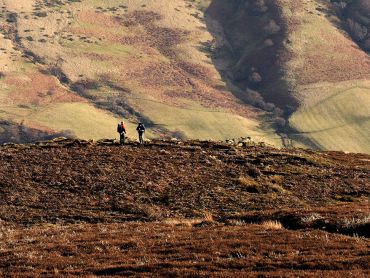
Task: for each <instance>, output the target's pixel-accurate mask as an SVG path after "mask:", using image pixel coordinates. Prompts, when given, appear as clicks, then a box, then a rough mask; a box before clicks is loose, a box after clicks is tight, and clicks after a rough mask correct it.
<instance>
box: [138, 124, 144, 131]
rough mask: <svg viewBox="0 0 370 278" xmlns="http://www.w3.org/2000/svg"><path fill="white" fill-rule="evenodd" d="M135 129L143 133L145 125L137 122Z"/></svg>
mask: <svg viewBox="0 0 370 278" xmlns="http://www.w3.org/2000/svg"><path fill="white" fill-rule="evenodd" d="M136 130H137V131H138V132H139V133H144V132H145V126H144V124H139V125H138V126H137V128H136Z"/></svg>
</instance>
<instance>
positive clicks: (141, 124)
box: [136, 123, 145, 144]
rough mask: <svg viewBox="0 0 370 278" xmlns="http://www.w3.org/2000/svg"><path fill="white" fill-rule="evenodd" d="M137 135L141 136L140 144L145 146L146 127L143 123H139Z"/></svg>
mask: <svg viewBox="0 0 370 278" xmlns="http://www.w3.org/2000/svg"><path fill="white" fill-rule="evenodd" d="M136 130H137V133H138V134H139V142H140V144H144V133H145V126H144V124H143V123H139V124H138V126H137V128H136Z"/></svg>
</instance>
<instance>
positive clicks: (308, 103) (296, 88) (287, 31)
mask: <svg viewBox="0 0 370 278" xmlns="http://www.w3.org/2000/svg"><path fill="white" fill-rule="evenodd" d="M331 2H334V1H312V0H311V1H279V0H276V1H254V0H244V1H228V2H225V1H221V0H215V1H213V3H212V4H211V6H210V7H209V9H208V12H207V15H208V17H207V22H208V26H209V29H210V30H211V31H212V33H213V34H214V35H215V37H216V42H215V46H214V48H215V49H216V50H217V51H215V55H214V62H215V64H216V65H217V66H218V68H219V70H220V72H221V73H222V75H223V76H224V77H225V78H226V79H227V80H228V82H229V83H230V84H231V85H232V86H236V89H235V87H234V91H235V94H236V95H237V96H238V97H239V98H241V99H244V100H245V101H247V102H249V103H252V104H254V105H257V106H259V107H261V108H263V109H265V110H272V109H273V106H271V105H269V103H268V102H272V103H274V104H275V105H276V106H278V107H279V108H281V109H283V110H284V117H285V119H286V120H287V125H285V127H284V126H283V125H282V124H281V125H280V131H281V132H283V133H287V134H288V136H289V137H290V138H291V139H293V140H294V141H295V142H294V143H295V145H304V146H311V147H314V148H320V149H339V150H345V151H353V152H370V149H369V148H370V141H369V140H370V139H369V138H370V136H369V135H370V120H369V119H370V110H369V109H368V107H369V102H370V87H369V79H370V67H369V66H370V58H369V56H368V54H367V53H365V52H364V51H363V50H362V49H361V48H360V47H359V46H358V45H356V44H355V42H354V41H353V40H352V39H351V37H350V36H349V35H348V34H347V31H348V32H349V33H350V34H352V36H354V31H353V28H352V29H351V28H350V27H351V26H352V25H353V24H352V25H351V24H349V23H350V22H351V21H350V20H349V18H352V17H353V15H351V14H353V13H356V11H357V10H361V13H365V14H366V9H365V8H364V7H363V6H364V5H365V6H366V1H352V4H350V5H348V6H347V5H346V4H345V3H344V2H340V1H338V2H340V3H331ZM343 9H345V10H343ZM345 13H347V14H348V15H347V17H345V16H344V15H345ZM357 14H358V12H357ZM361 18H362V19H363V21H365V17H364V16H363V17H361ZM348 22H349V23H348ZM356 26H357V25H356ZM359 28H360V27H359ZM361 28H362V30H363V33H367V31H365V30H364V29H363V28H364V27H361ZM365 29H366V28H365ZM363 39H365V38H363ZM360 44H361V46H362V45H363V43H362V42H361V43H360ZM260 95H262V96H263V98H264V99H261V97H260ZM278 112H280V111H278ZM275 114H277V116H279V113H275ZM280 115H281V114H280ZM282 123H284V122H282Z"/></svg>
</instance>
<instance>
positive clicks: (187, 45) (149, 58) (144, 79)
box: [4, 0, 280, 145]
mask: <svg viewBox="0 0 370 278" xmlns="http://www.w3.org/2000/svg"><path fill="white" fill-rule="evenodd" d="M208 2H209V1H196V2H190V1H185V0H175V1H162V0H156V1H154V0H150V1H142V0H135V1H125V0H123V1H122V0H121V1H118V0H107V1H103V0H99V1H98V0H81V1H58V2H53V1H46V0H43V1H33V0H29V1H25V0H24V1H22V0H21V1H17V3H14V1H7V0H4V3H5V5H6V7H7V9H8V10H9V11H12V12H14V13H17V14H18V17H17V22H16V28H17V34H18V37H19V45H20V47H21V49H20V51H21V52H23V53H24V52H31V53H28V54H29V55H31V56H30V58H31V59H32V60H33V62H34V63H36V67H37V68H39V69H40V68H41V69H43V72H44V74H47V73H49V74H50V75H53V76H54V77H53V76H51V78H58V79H59V86H60V87H62V88H64V89H65V90H66V91H67V92H68V93H71V94H72V95H74V96H75V97H76V98H78V101H77V102H83V103H86V104H83V105H82V106H81V108H79V110H80V111H86V105H91V107H92V108H94V107H93V106H96V107H95V108H94V109H95V110H91V113H92V114H95V113H96V112H97V111H100V112H99V113H101V112H102V110H105V112H104V113H105V114H104V115H102V116H101V117H102V118H103V119H106V118H107V117H109V118H110V120H109V121H106V122H105V124H106V125H110V124H111V123H112V122H115V121H117V119H118V118H127V120H128V121H129V122H131V123H132V125H134V124H135V123H136V122H137V121H143V122H145V123H147V126H148V127H149V133H151V134H152V135H153V136H156V137H157V136H173V135H181V136H184V137H189V138H209V139H226V138H230V137H239V136H254V135H257V136H258V137H259V138H261V140H263V141H266V142H269V143H273V144H275V145H280V139H279V137H278V136H277V135H276V134H275V132H274V131H273V130H272V129H271V128H269V127H268V125H266V124H264V125H263V126H264V128H262V127H261V126H262V124H261V120H260V117H261V116H263V113H261V112H258V111H257V110H255V109H253V108H251V107H248V106H246V105H244V104H243V103H241V102H240V101H239V100H238V99H236V98H235V97H234V96H233V95H232V94H231V93H230V92H228V91H227V90H226V89H225V85H224V83H223V82H222V80H221V77H220V76H219V73H218V72H217V70H216V69H215V68H214V66H213V64H212V61H211V59H210V57H209V53H208V52H207V48H206V45H207V43H209V41H211V40H212V39H213V38H212V36H211V35H210V34H209V32H208V31H207V29H206V27H205V24H204V22H203V20H202V17H203V14H202V11H201V10H202V9H204V8H206V6H207V5H208V4H209V3H208ZM10 25H11V24H10ZM12 26H13V27H14V24H13V25H12ZM14 90H17V86H15V87H14ZM151 103H155V105H154V104H151ZM22 104H25V105H28V101H27V100H24V103H22ZM194 106H195V107H196V108H197V111H198V113H196V112H194V110H193V107H194ZM76 108H77V106H76V105H74V104H73V105H72V104H68V105H64V104H61V105H59V104H55V103H54V101H50V105H49V106H48V109H51V110H50V112H49V111H46V112H44V111H42V112H38V111H37V113H36V114H32V115H35V117H34V119H33V116H32V115H31V114H30V115H29V116H28V121H35V122H37V123H39V122H40V120H41V117H42V116H45V115H49V116H48V117H47V118H48V119H47V120H42V126H45V125H46V124H47V127H48V128H50V129H53V127H54V129H70V130H71V131H73V132H74V133H75V134H76V135H78V136H83V137H96V136H103V135H104V134H107V133H108V130H107V128H106V127H105V125H100V126H101V130H100V131H99V132H98V131H96V132H95V131H94V134H92V133H91V134H90V133H89V130H90V128H89V126H88V125H87V126H86V124H87V123H88V122H87V121H84V120H83V121H80V122H79V117H77V115H80V112H78V113H76ZM22 109H24V108H22ZM53 109H55V113H54V112H53ZM61 109H67V110H66V114H65V115H63V116H61V117H60V121H63V122H64V123H56V121H57V120H58V119H59V117H58V116H53V117H51V115H55V114H57V113H61V112H62V111H63V110H61ZM68 109H71V110H68ZM16 110H17V109H16ZM22 111H23V110H22ZM22 115H23V114H22ZM40 115H42V116H40ZM20 118H22V117H20ZM67 118H68V119H67ZM174 119H176V120H174ZM75 122H77V123H78V122H79V124H76V123H75ZM199 122H201V123H202V124H199ZM72 123H73V124H72ZM108 123H109V124H108ZM40 125H41V124H40ZM220 126H221V127H220ZM266 127H267V128H266ZM54 129H53V130H54ZM108 129H109V128H108ZM111 129H112V130H113V131H114V129H115V126H113V127H111ZM94 130H98V129H94ZM109 134H111V133H109ZM106 136H108V135H106Z"/></svg>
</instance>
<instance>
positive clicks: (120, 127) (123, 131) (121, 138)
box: [117, 121, 126, 145]
mask: <svg viewBox="0 0 370 278" xmlns="http://www.w3.org/2000/svg"><path fill="white" fill-rule="evenodd" d="M117 132H118V133H119V143H120V144H121V145H124V144H125V137H126V126H125V123H124V122H123V121H122V122H121V123H120V124H118V126H117Z"/></svg>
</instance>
